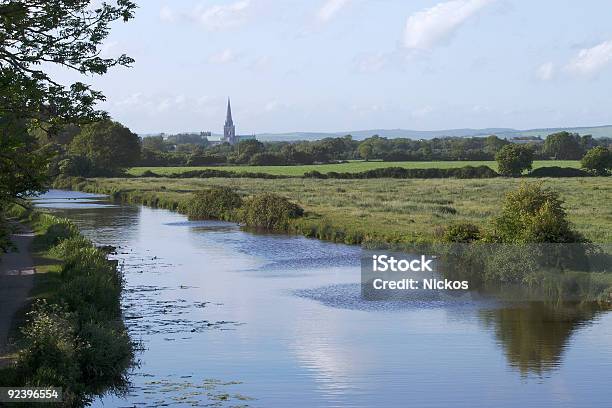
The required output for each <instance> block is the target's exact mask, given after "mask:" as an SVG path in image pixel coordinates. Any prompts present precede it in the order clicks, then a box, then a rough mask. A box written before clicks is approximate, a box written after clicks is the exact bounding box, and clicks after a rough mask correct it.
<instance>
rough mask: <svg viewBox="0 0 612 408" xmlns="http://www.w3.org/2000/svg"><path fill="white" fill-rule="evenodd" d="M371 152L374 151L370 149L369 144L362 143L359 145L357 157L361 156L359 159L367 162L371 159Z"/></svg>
mask: <svg viewBox="0 0 612 408" xmlns="http://www.w3.org/2000/svg"><path fill="white" fill-rule="evenodd" d="M373 152H374V149H373V148H372V145H371V144H370V143H368V142H362V143H360V144H359V156H361V158H362V159H364V160H365V161H368V160H370V159H371V158H372V153H373Z"/></svg>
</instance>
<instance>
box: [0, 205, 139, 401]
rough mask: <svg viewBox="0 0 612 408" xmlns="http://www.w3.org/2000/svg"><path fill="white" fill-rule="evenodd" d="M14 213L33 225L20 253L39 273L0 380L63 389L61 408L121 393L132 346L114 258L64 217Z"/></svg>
mask: <svg viewBox="0 0 612 408" xmlns="http://www.w3.org/2000/svg"><path fill="white" fill-rule="evenodd" d="M19 212H20V217H19V218H20V219H21V220H22V222H24V223H26V224H27V225H30V226H31V227H32V229H33V231H34V236H33V238H32V241H31V245H29V251H27V250H26V253H27V255H24V256H29V257H30V259H32V258H33V259H34V261H33V262H32V263H33V264H34V265H35V268H36V269H38V270H37V272H39V273H38V274H36V275H35V276H32V278H33V284H34V286H33V288H32V290H31V292H30V296H31V298H32V304H31V306H30V307H29V308H28V312H27V313H26V314H25V316H26V318H25V322H24V323H23V324H22V325H21V326H20V327H19V332H20V334H19V335H18V336H17V337H18V338H17V341H16V344H15V356H14V362H13V363H12V364H10V365H9V366H8V367H5V368H3V369H1V370H0V384H1V385H2V386H22V387H23V386H45V385H46V386H54V387H61V388H62V389H63V398H64V402H63V405H64V406H84V405H86V404H88V403H89V402H91V401H92V400H93V398H95V397H96V396H97V395H101V394H103V393H108V392H110V393H121V392H124V391H125V390H126V387H127V383H128V381H127V370H128V368H129V367H130V366H131V365H132V364H133V358H134V346H133V343H132V341H131V339H130V337H129V335H128V333H127V330H126V328H125V325H124V323H123V321H122V316H121V304H120V298H121V290H122V282H123V280H122V275H121V272H120V271H119V269H118V266H117V263H116V262H113V261H110V260H108V258H107V253H106V252H104V251H103V250H101V249H99V248H96V247H95V246H94V245H93V244H92V243H91V242H90V241H89V240H87V239H85V238H83V237H82V236H81V235H80V233H79V232H78V230H77V228H76V227H75V226H74V225H73V224H72V223H71V222H69V221H68V220H65V219H61V218H57V217H55V216H52V215H50V214H47V213H44V212H40V211H36V210H31V209H23V210H21V211H19ZM41 272H42V273H41Z"/></svg>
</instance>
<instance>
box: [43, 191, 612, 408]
mask: <svg viewBox="0 0 612 408" xmlns="http://www.w3.org/2000/svg"><path fill="white" fill-rule="evenodd" d="M37 205H38V206H40V207H43V208H47V209H49V210H50V211H52V212H54V213H55V214H56V215H59V216H62V217H67V218H69V219H71V220H72V221H74V222H75V223H76V224H77V225H78V227H79V228H80V230H81V231H82V233H83V234H84V235H86V236H87V237H89V238H90V239H91V240H92V241H94V242H95V243H96V244H98V245H112V246H115V247H117V253H116V254H115V255H113V258H115V259H118V260H119V262H120V265H121V267H122V269H123V272H124V276H125V293H124V296H123V300H122V302H123V314H124V319H125V321H126V324H127V326H128V328H129V330H130V333H131V335H132V337H133V338H134V339H135V340H137V341H139V342H140V346H141V347H142V351H141V352H139V353H138V360H139V361H138V365H137V366H136V367H135V368H134V369H133V371H132V372H131V374H130V380H131V383H132V386H131V388H130V391H129V392H128V394H127V395H125V396H122V397H118V396H113V395H109V396H104V397H102V398H101V399H99V400H96V401H95V402H94V404H93V406H95V407H134V406H136V407H141V406H143V407H153V406H172V407H182V406H185V407H187V406H203V407H204V406H213V407H242V406H251V407H283V408H284V407H368V408H369V407H407V406H414V407H444V408H449V407H469V408H474V407H487V408H488V407H498V408H503V407H536V406H537V407H589V408H591V407H600V406H601V407H603V406H610V404H611V402H610V401H612V399H611V397H612V394H611V393H610V373H611V372H612V313H609V312H605V311H601V310H599V309H596V308H593V307H588V306H583V307H559V308H557V309H554V310H552V309H550V308H549V307H544V306H543V305H538V304H530V305H513V306H508V305H506V306H503V307H502V306H500V305H494V304H491V303H478V302H474V303H470V302H468V303H461V304H458V303H449V304H444V303H440V302H438V303H431V304H429V303H427V302H415V303H413V304H412V303H404V304H402V305H401V306H398V305H394V304H391V303H385V302H368V301H364V300H361V298H360V294H359V279H360V266H359V263H360V261H359V258H360V248H358V247H354V246H347V245H339V244H333V243H328V242H322V241H318V240H314V239H307V238H303V237H299V236H287V235H274V234H253V233H250V232H245V231H242V230H241V229H240V228H239V226H237V225H236V224H232V223H226V222H215V221H203V222H200V221H198V222H195V221H188V220H187V219H186V217H185V216H183V215H180V214H177V213H173V212H170V211H167V210H160V209H151V208H147V207H142V206H136V205H124V204H114V203H110V202H108V201H106V200H105V198H104V197H101V196H94V195H90V194H84V193H76V192H69V191H58V190H54V191H50V192H49V193H47V194H46V195H44V196H42V197H41V198H39V199H38V200H37Z"/></svg>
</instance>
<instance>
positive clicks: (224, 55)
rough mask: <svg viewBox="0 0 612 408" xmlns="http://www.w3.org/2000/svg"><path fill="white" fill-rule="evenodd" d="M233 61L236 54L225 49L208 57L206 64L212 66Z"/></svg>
mask: <svg viewBox="0 0 612 408" xmlns="http://www.w3.org/2000/svg"><path fill="white" fill-rule="evenodd" d="M235 59H236V54H235V53H234V52H233V51H232V50H230V49H229V48H226V49H224V50H222V51H220V52H218V53H216V54H213V55H211V56H210V57H208V62H210V63H212V64H227V63H228V62H232V61H234V60H235Z"/></svg>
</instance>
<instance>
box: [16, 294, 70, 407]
mask: <svg viewBox="0 0 612 408" xmlns="http://www.w3.org/2000/svg"><path fill="white" fill-rule="evenodd" d="M22 332H23V347H22V348H21V351H20V352H19V355H18V357H17V373H18V378H19V379H20V381H22V383H21V384H19V385H21V386H24V385H28V386H49V385H53V386H55V387H62V388H63V389H64V392H65V393H67V394H68V395H70V394H73V393H75V392H79V391H80V390H78V389H75V384H78V383H79V382H80V369H79V364H78V353H79V351H80V343H79V342H78V338H77V333H76V325H75V322H74V316H72V315H70V314H68V313H66V312H65V311H64V310H63V309H62V308H61V307H60V306H58V305H48V304H47V303H46V302H44V301H41V302H38V303H35V304H34V306H33V308H32V311H30V312H29V313H28V315H27V324H26V326H25V327H24V329H23V330H22ZM15 385H17V384H15Z"/></svg>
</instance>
